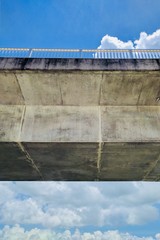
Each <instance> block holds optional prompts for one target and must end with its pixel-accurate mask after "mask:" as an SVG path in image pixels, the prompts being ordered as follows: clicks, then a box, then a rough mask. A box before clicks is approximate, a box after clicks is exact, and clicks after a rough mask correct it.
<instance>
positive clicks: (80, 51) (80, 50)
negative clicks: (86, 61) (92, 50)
mask: <svg viewBox="0 0 160 240" xmlns="http://www.w3.org/2000/svg"><path fill="white" fill-rule="evenodd" d="M79 53H80V54H79V55H80V58H82V49H79Z"/></svg>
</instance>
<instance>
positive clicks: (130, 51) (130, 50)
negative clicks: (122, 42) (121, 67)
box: [129, 49, 134, 59]
mask: <svg viewBox="0 0 160 240" xmlns="http://www.w3.org/2000/svg"><path fill="white" fill-rule="evenodd" d="M129 55H130V58H131V59H133V58H134V57H133V51H132V49H129Z"/></svg>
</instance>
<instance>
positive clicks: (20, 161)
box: [0, 142, 41, 181]
mask: <svg viewBox="0 0 160 240" xmlns="http://www.w3.org/2000/svg"><path fill="white" fill-rule="evenodd" d="M0 180H1V181H5V180H7V181H11V180H12V181H14V180H23V181H24V180H41V177H40V176H39V174H38V173H37V171H36V170H35V169H34V168H33V167H32V165H31V163H30V161H29V159H27V157H26V155H25V153H24V152H23V151H22V150H21V148H20V146H19V145H18V144H17V143H12V142H10V143H2V142H1V143H0Z"/></svg>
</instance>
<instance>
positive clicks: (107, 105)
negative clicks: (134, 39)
mask: <svg viewBox="0 0 160 240" xmlns="http://www.w3.org/2000/svg"><path fill="white" fill-rule="evenodd" d="M0 166H1V167H0V180H82V181H83V180H88V181H90V180H102V181H103V180H105V181H108V180H117V181H118V180H124V181H127V180H131V181H132V180H153V181H158V180H159V179H160V60H159V59H154V60H151V59H146V60H145V59H143V60H140V59H134V60H133V59H117V60H116V59H115V60H114V59H108V60H107V59H34V58H33V59H28V58H26V59H20V58H8V59H7V58H1V59H0Z"/></svg>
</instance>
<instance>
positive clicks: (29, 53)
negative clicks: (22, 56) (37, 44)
mask: <svg viewBox="0 0 160 240" xmlns="http://www.w3.org/2000/svg"><path fill="white" fill-rule="evenodd" d="M31 56H32V48H30V49H29V52H28V58H31Z"/></svg>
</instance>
